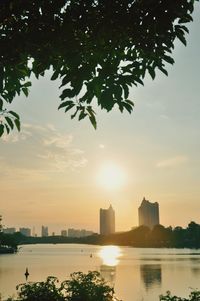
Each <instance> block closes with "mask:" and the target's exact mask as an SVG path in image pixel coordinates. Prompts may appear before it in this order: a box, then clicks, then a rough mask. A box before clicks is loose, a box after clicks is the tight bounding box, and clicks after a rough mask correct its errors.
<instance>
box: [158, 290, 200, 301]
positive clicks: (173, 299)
mask: <svg viewBox="0 0 200 301" xmlns="http://www.w3.org/2000/svg"><path fill="white" fill-rule="evenodd" d="M160 301H200V291H193V292H191V293H190V295H189V298H188V299H186V298H181V297H178V296H172V295H171V293H170V292H167V294H166V295H161V296H160Z"/></svg>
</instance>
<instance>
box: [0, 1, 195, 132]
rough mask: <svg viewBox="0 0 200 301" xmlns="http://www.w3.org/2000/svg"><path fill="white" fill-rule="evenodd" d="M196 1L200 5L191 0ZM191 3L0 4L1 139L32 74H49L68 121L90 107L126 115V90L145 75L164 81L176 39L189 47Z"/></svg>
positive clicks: (14, 122)
mask: <svg viewBox="0 0 200 301" xmlns="http://www.w3.org/2000/svg"><path fill="white" fill-rule="evenodd" d="M196 1H198V0H196ZM194 2H195V1H194V0H168V1H166V0H149V1H146V0H134V1H133V0H124V1H120V0H84V1H83V0H73V1H70V0H69V1H67V0H56V1H55V0H37V1H27V0H2V1H0V120H1V121H0V136H2V134H3V133H4V132H5V131H6V132H7V133H9V132H10V130H11V129H13V128H14V126H16V127H17V128H18V130H19V129H20V118H19V115H18V114H16V113H15V112H13V111H8V110H7V109H6V107H5V105H6V103H11V102H12V101H13V99H14V98H15V96H16V95H20V94H21V93H24V94H25V95H26V96H28V93H29V87H30V86H31V81H30V76H31V75H35V76H36V77H37V78H38V77H39V76H44V74H45V71H46V70H48V69H50V70H51V71H52V77H51V79H52V80H56V79H59V80H60V88H62V92H61V95H60V99H61V104H60V106H59V108H63V109H64V110H65V112H67V111H69V110H71V109H72V110H74V112H73V114H71V118H74V117H75V116H78V119H79V120H81V119H83V118H85V117H89V119H90V121H91V122H92V124H93V126H94V127H95V128H96V118H95V112H94V110H93V107H92V103H93V102H94V100H96V102H97V104H98V105H99V106H100V107H101V108H102V109H105V110H107V111H110V110H112V108H113V107H114V105H117V106H118V108H119V110H120V111H121V112H123V111H124V110H127V111H128V112H129V113H131V111H132V109H133V105H134V104H133V102H132V100H130V99H129V88H130V87H131V86H132V85H136V86H137V85H138V84H143V79H144V77H145V74H146V72H148V73H149V74H150V75H151V77H152V78H153V79H154V78H155V72H156V70H157V69H158V70H161V71H162V72H164V73H165V74H166V75H167V71H166V68H165V67H166V63H169V64H173V63H174V60H173V58H172V57H171V52H172V50H173V48H174V41H175V39H176V38H178V39H179V40H181V42H182V43H183V44H185V45H186V39H185V33H187V32H188V29H187V27H186V26H185V23H187V22H190V21H192V17H191V14H192V12H193V8H194Z"/></svg>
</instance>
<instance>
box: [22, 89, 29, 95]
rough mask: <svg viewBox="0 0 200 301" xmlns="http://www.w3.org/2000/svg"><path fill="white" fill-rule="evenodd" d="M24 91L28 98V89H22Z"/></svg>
mask: <svg viewBox="0 0 200 301" xmlns="http://www.w3.org/2000/svg"><path fill="white" fill-rule="evenodd" d="M22 91H23V92H24V95H25V96H26V97H28V89H27V88H22Z"/></svg>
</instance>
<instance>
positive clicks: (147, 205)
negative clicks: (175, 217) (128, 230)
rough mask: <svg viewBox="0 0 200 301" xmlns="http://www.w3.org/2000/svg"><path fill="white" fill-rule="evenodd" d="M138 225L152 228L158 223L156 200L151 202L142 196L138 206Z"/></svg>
mask: <svg viewBox="0 0 200 301" xmlns="http://www.w3.org/2000/svg"><path fill="white" fill-rule="evenodd" d="M138 216H139V226H142V225H144V226H148V227H149V228H151V229H152V228H153V227H154V226H155V225H158V224H159V205H158V203H157V202H155V203H151V202H149V201H148V200H146V199H145V198H143V200H142V203H141V205H140V207H139V208H138Z"/></svg>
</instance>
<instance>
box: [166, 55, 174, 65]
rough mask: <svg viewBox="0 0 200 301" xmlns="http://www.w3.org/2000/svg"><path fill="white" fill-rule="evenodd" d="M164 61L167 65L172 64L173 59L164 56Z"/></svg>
mask: <svg viewBox="0 0 200 301" xmlns="http://www.w3.org/2000/svg"><path fill="white" fill-rule="evenodd" d="M164 60H165V61H166V62H167V63H169V64H172V65H173V64H174V59H173V58H172V57H170V56H168V55H164Z"/></svg>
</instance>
